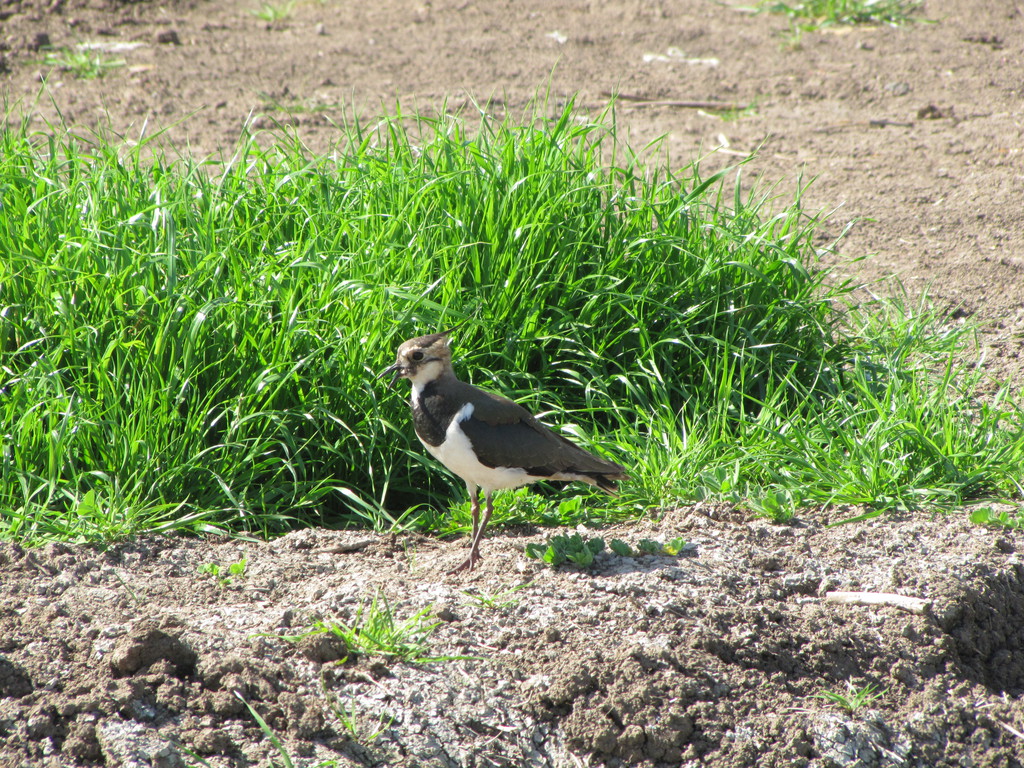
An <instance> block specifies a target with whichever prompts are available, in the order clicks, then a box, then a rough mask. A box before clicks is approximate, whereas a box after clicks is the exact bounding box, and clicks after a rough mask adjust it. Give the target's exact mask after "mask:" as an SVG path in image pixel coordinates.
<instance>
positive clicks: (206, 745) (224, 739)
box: [192, 728, 235, 755]
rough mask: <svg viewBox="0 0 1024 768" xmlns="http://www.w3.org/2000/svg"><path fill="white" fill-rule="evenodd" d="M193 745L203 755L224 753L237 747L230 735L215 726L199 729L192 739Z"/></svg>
mask: <svg viewBox="0 0 1024 768" xmlns="http://www.w3.org/2000/svg"><path fill="white" fill-rule="evenodd" d="M192 746H193V747H195V749H196V752H198V753H199V754H201V755H215V754H219V755H223V754H225V753H227V752H230V751H231V750H232V749H234V747H235V745H234V743H233V742H232V741H231V737H230V736H228V735H227V734H226V733H224V731H222V730H219V729H214V728H204V729H203V730H201V731H199V733H197V734H196V735H195V738H193V739H192Z"/></svg>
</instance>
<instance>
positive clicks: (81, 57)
mask: <svg viewBox="0 0 1024 768" xmlns="http://www.w3.org/2000/svg"><path fill="white" fill-rule="evenodd" d="M43 64H46V65H47V66H49V67H57V68H58V69H59V70H61V71H62V72H70V73H71V75H72V76H73V77H75V78H77V79H79V80H93V79H95V78H97V77H103V75H105V74H106V73H107V71H108V70H111V69H116V68H118V67H123V66H124V65H125V60H124V59H112V58H108V57H106V56H104V55H103V54H101V53H100V52H99V51H86V50H79V49H74V50H73V49H70V48H59V49H57V50H54V51H51V52H49V53H47V54H46V57H45V58H44V59H43Z"/></svg>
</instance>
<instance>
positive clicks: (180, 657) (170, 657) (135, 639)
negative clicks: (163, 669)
mask: <svg viewBox="0 0 1024 768" xmlns="http://www.w3.org/2000/svg"><path fill="white" fill-rule="evenodd" d="M161 659H165V660H167V661H169V662H170V663H171V664H172V665H173V668H174V676H175V677H178V678H184V677H187V676H189V675H191V674H192V672H193V671H194V670H195V666H196V654H195V653H194V652H193V651H192V649H191V648H189V646H188V645H187V644H186V643H184V642H183V641H182V639H181V638H180V637H179V636H176V635H169V634H167V633H166V632H164V631H163V630H162V629H160V628H158V627H155V626H152V625H150V624H143V625H141V626H140V627H138V628H137V629H136V631H135V632H133V633H131V634H128V635H125V636H124V637H122V638H121V639H120V640H118V642H117V644H116V645H115V646H114V650H113V651H112V652H111V654H110V667H111V669H113V670H114V672H115V673H117V674H118V675H121V676H124V675H131V674H134V673H135V672H138V671H139V670H140V669H143V668H145V667H148V666H150V665H151V664H154V663H156V662H157V661H160V660H161Z"/></svg>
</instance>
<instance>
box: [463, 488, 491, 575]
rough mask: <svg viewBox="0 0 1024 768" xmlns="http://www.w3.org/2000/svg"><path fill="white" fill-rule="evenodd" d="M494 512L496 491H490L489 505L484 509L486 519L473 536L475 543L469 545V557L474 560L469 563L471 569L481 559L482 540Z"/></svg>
mask: <svg viewBox="0 0 1024 768" xmlns="http://www.w3.org/2000/svg"><path fill="white" fill-rule="evenodd" d="M492 512H494V491H488V492H487V507H486V509H484V519H483V520H481V521H480V526H479V527H478V528H477V529H476V535H475V536H474V537H473V543H472V544H470V546H469V559H470V560H471V561H472V562H471V563H470V565H469V569H470V570H473V566H474V565H475V564H476V562H477V561H478V560H480V559H481V558H480V540H481V539H483V537H484V529H485V528H486V527H487V523H489V522H490V521H491V513H492Z"/></svg>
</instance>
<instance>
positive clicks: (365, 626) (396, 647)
mask: <svg viewBox="0 0 1024 768" xmlns="http://www.w3.org/2000/svg"><path fill="white" fill-rule="evenodd" d="M430 612H431V608H430V607H429V606H428V607H427V608H424V609H422V610H421V611H418V612H416V613H415V614H413V615H412V616H410V617H409V618H408V619H405V620H404V621H399V620H397V619H396V618H395V615H394V612H393V611H392V610H391V605H390V603H389V602H388V600H387V598H386V597H384V596H383V595H375V596H374V598H373V600H372V601H371V602H370V604H369V605H367V604H366V603H365V602H363V603H360V604H359V607H358V608H357V609H356V615H355V618H354V619H353V621H352V623H345V622H341V621H321V620H317V621H315V622H314V623H313V626H312V628H311V629H310V631H308V632H305V633H303V634H300V635H289V636H285V639H286V640H292V641H298V640H301V639H304V638H306V637H310V636H311V635H317V634H324V633H327V632H332V633H334V634H335V635H337V636H338V637H340V638H341V639H342V640H343V641H344V642H345V647H346V648H348V650H349V653H350V654H356V655H360V656H384V657H387V658H394V659H400V660H401V661H407V662H412V663H429V662H435V661H450V660H452V659H454V658H457V657H454V656H430V655H428V649H429V642H428V641H429V638H430V635H431V634H432V633H433V632H434V630H435V629H436V628H437V627H438V626H439V625H440V624H441V622H440V621H430V620H429V618H428V617H429V615H430Z"/></svg>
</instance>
